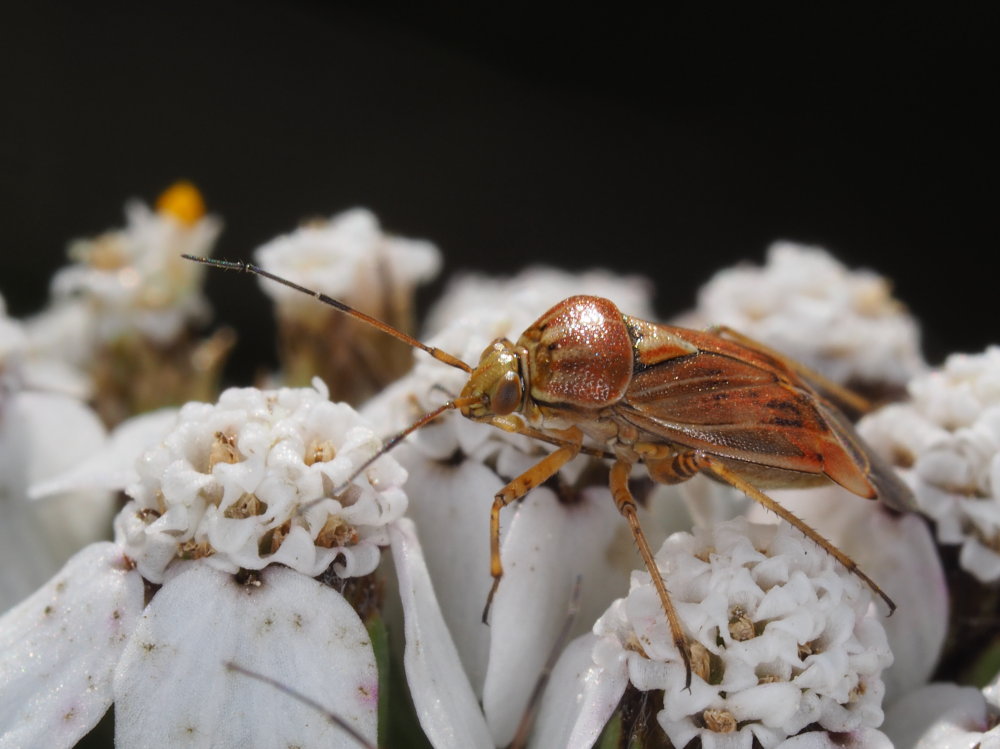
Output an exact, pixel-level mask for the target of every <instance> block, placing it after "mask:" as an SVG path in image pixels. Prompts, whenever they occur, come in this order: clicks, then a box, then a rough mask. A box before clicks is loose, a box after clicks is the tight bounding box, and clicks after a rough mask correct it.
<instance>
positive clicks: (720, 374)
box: [185, 256, 913, 685]
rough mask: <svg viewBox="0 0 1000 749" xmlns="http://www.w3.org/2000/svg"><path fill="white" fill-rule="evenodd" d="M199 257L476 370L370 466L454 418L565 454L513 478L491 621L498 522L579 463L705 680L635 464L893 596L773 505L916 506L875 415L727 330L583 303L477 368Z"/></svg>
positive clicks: (503, 500) (563, 306)
mask: <svg viewBox="0 0 1000 749" xmlns="http://www.w3.org/2000/svg"><path fill="white" fill-rule="evenodd" d="M185 257H188V259H190V260H195V261H197V262H201V263H205V264H207V265H213V266H217V267H220V268H228V269H232V270H240V271H244V272H248V273H254V274H256V275H259V276H263V277H265V278H269V279H271V280H273V281H276V282H278V283H282V284H284V285H286V286H289V287H291V288H293V289H297V290H299V291H301V292H303V293H306V294H310V295H312V296H314V297H316V298H317V299H318V300H320V301H321V302H324V303H325V304H329V305H332V306H333V307H336V308H337V309H339V310H341V311H343V312H344V313H346V314H348V315H351V316H352V317H355V318H358V319H360V320H363V321H365V322H367V323H369V324H371V325H374V326H375V327H376V328H378V329H379V330H382V331H384V332H385V333H387V334H388V335H391V336H393V337H395V338H398V339H399V340H402V341H404V342H406V343H408V344H410V345H411V346H414V347H416V348H420V349H422V350H424V351H426V352H427V353H429V354H430V355H431V356H433V357H434V358H435V359H437V360H439V361H441V362H444V363H445V364H448V365H450V366H452V367H456V368H458V369H461V370H463V371H465V372H467V373H468V374H469V380H468V382H467V383H466V385H465V387H464V389H463V390H462V393H461V394H460V395H459V397H457V398H454V399H452V400H450V401H448V402H447V403H445V404H443V405H442V406H440V407H439V408H437V409H435V410H434V411H431V412H430V413H428V414H425V415H424V416H423V417H421V418H420V419H419V420H418V421H417V422H416V423H414V424H412V425H411V426H409V427H407V428H406V429H405V430H403V431H402V432H400V433H399V434H397V435H395V436H394V437H392V438H390V439H389V440H387V441H386V443H385V445H384V446H383V448H382V450H381V451H380V452H379V453H378V454H377V455H375V456H374V457H373V458H372V459H371V460H370V461H368V462H367V463H366V464H365V465H363V466H361V468H359V469H358V471H357V472H356V474H355V475H358V474H360V473H361V472H362V471H364V470H365V468H367V466H368V465H370V463H371V462H373V461H374V460H376V459H377V458H379V457H381V455H383V454H385V453H386V452H387V451H389V450H391V449H392V447H393V446H394V445H395V444H397V443H398V442H399V441H400V440H402V439H404V438H405V437H406V436H407V435H408V434H410V433H412V432H413V431H415V430H416V429H419V428H420V427H421V426H423V425H424V424H427V423H428V422H430V421H431V420H433V419H434V418H436V417H437V416H439V415H440V414H442V413H443V412H445V411H448V410H452V409H456V410H458V411H460V412H461V413H462V415H463V416H465V417H467V418H470V419H472V420H474V421H479V422H484V423H487V424H492V425H493V426H495V427H498V428H500V429H503V430H505V431H508V432H517V433H520V434H525V435H528V436H531V437H534V438H537V439H541V440H543V441H545V442H549V443H552V444H555V445H556V446H557V449H556V450H554V451H553V452H551V453H549V454H548V455H546V456H545V457H544V458H543V459H542V460H540V461H539V462H538V463H537V464H535V465H534V466H533V467H532V468H530V469H528V470H527V471H525V472H524V473H523V474H521V475H520V476H518V477H516V478H515V479H513V480H512V481H511V482H510V483H508V484H507V485H506V486H505V487H504V488H503V489H501V490H500V491H499V492H498V493H497V494H496V496H495V498H494V501H493V508H492V510H491V512H490V570H491V574H492V576H493V586H492V588H491V590H490V594H489V597H488V599H487V603H486V610H485V611H484V613H483V620H484V621H486V617H487V614H488V611H489V606H490V601H492V599H493V595H494V594H495V593H496V590H497V587H498V585H499V583H500V578H501V576H502V575H503V567H502V565H501V562H500V511H501V510H502V509H503V508H504V507H505V506H507V505H509V504H510V503H511V502H515V501H517V500H518V499H521V498H522V497H524V496H525V495H526V494H527V493H528V492H529V491H531V490H532V489H534V488H535V487H537V486H538V485H540V484H542V483H543V482H545V481H546V480H547V479H549V478H550V477H552V476H554V475H555V474H556V472H557V471H558V470H559V469H560V468H561V467H562V466H563V465H565V464H566V463H567V462H569V461H570V460H572V459H573V458H574V457H576V456H577V455H578V454H580V453H586V454H590V455H596V456H599V457H604V458H609V459H610V460H612V461H613V462H612V465H611V473H610V485H611V494H612V496H613V497H614V501H615V504H616V506H617V507H618V510H619V511H620V512H621V514H622V515H623V516H624V517H625V519H626V520H627V521H628V524H629V528H630V529H631V531H632V535H633V537H634V538H635V541H636V544H637V546H638V548H639V554H640V555H641V556H642V560H643V562H644V563H645V565H646V568H647V569H648V570H649V573H650V576H651V578H652V581H653V584H654V586H655V587H656V590H657V593H658V595H659V598H660V602H661V604H662V606H663V611H664V613H665V614H666V617H667V621H668V623H669V625H670V631H671V636H672V638H673V640H674V643H675V645H676V647H677V649H678V651H679V652H680V654H681V657H682V659H683V661H684V664H685V668H686V670H687V684H688V685H690V681H691V660H690V655H689V653H688V647H687V641H686V639H685V635H684V630H683V628H682V627H681V623H680V619H679V618H678V616H677V613H676V611H675V609H674V606H673V604H672V602H671V600H670V594H669V593H668V591H667V588H666V585H665V584H664V582H663V578H662V577H661V576H660V574H659V570H658V568H657V566H656V562H655V560H654V558H653V553H652V551H651V550H650V548H649V544H648V543H647V541H646V537H645V535H644V534H643V532H642V528H641V527H640V525H639V519H638V516H637V515H636V502H635V499H634V498H633V496H632V493H631V491H630V490H629V486H628V478H629V474H630V472H631V470H632V467H633V466H634V465H635V464H636V463H641V464H642V465H643V466H645V468H646V470H647V471H648V473H649V476H650V478H651V479H653V480H654V481H657V482H659V483H663V484H674V483H679V482H682V481H686V480H687V479H689V478H691V477H692V476H694V475H695V474H698V473H704V474H706V475H708V476H710V477H711V478H714V479H716V480H719V481H722V482H724V483H726V484H729V485H730V486H732V487H734V488H736V489H738V490H739V491H741V492H743V493H744V494H746V495H747V496H749V497H750V498H751V499H753V500H755V501H757V502H759V503H760V504H761V505H763V506H764V507H766V508H767V509H769V510H771V511H773V512H774V513H775V514H777V515H778V516H779V517H781V518H783V519H784V520H786V521H788V522H789V523H791V524H792V525H794V526H795V527H796V528H798V529H799V530H800V531H802V532H803V533H804V534H805V535H806V536H808V537H809V538H811V539H812V540H813V541H814V542H816V543H817V544H819V545H820V546H821V547H822V548H823V549H825V550H826V551H827V553H829V554H830V555H831V556H833V557H834V558H835V559H837V561H839V562H840V563H841V564H843V565H844V566H845V567H846V568H847V569H848V570H849V571H851V572H852V573H854V574H855V575H857V576H858V577H859V578H861V579H862V580H863V581H864V582H865V583H866V584H867V585H868V586H869V587H870V588H871V589H872V591H874V592H875V593H876V594H877V595H879V596H880V597H881V598H882V599H883V600H884V601H885V602H886V604H887V605H888V606H889V609H890V614H891V613H892V611H894V610H895V608H896V606H895V604H894V603H893V602H892V600H891V599H890V598H889V596H887V595H886V594H885V592H883V591H882V589H881V588H880V587H879V586H878V585H876V583H875V582H874V581H873V580H872V579H871V578H870V577H868V576H867V575H866V574H865V573H864V572H862V571H861V570H860V569H859V568H858V566H857V564H855V563H854V561H853V560H851V558H850V557H848V556H847V555H846V554H845V553H844V552H842V551H840V549H838V548H837V547H836V546H834V545H833V544H832V543H830V542H829V541H827V540H826V539H825V538H823V537H822V536H821V535H820V534H819V533H817V532H816V531H815V530H813V529H812V528H810V527H809V526H808V525H806V524H805V523H804V522H803V521H801V520H800V519H799V518H797V517H796V516H795V515H793V514H792V513H791V512H789V511H788V510H786V509H785V508H784V507H782V506H781V505H780V504H778V503H777V502H775V501H774V500H773V499H771V498H770V497H769V496H768V495H767V494H765V493H764V491H763V490H765V489H772V488H792V487H810V486H818V485H822V484H825V483H828V482H830V481H833V482H835V483H837V484H840V485H841V486H843V487H844V488H845V489H847V490H849V491H851V492H853V493H854V494H857V495H859V496H861V497H865V498H868V499H875V498H876V497H880V498H881V499H882V500H883V501H884V502H886V504H887V505H889V506H890V507H892V508H894V509H897V510H901V511H902V510H909V509H911V508H912V505H913V500H912V496H911V495H910V492H909V489H908V488H907V487H906V486H905V484H903V483H902V482H901V481H900V480H899V478H898V477H897V476H896V475H895V474H894V473H893V471H892V469H891V468H889V467H888V466H887V465H886V464H884V463H883V462H882V461H881V460H880V459H879V458H878V457H877V456H876V455H875V454H874V453H873V452H872V451H871V449H870V448H869V447H868V446H867V445H866V444H865V443H864V442H863V441H862V439H861V438H860V437H859V436H858V434H857V433H856V432H855V431H854V429H853V427H852V426H851V425H850V422H849V421H848V420H847V418H846V417H845V416H844V415H843V414H842V413H841V412H840V410H838V407H837V405H834V404H835V403H837V404H839V405H841V406H843V407H850V408H854V409H858V408H861V409H862V410H863V407H864V405H865V403H864V401H863V400H862V399H860V398H858V397H857V396H855V395H854V394H853V393H851V392H849V391H847V390H845V389H844V388H841V387H840V386H838V385H836V384H834V383H831V382H829V381H828V380H826V379H825V378H823V377H822V376H821V375H819V374H817V373H815V372H812V371H810V370H809V369H807V368H805V367H803V366H802V365H800V364H797V363H796V362H794V361H792V360H790V359H788V358H786V357H784V356H781V355H780V354H778V353H776V352H774V351H772V350H770V349H768V348H766V347H765V346H763V345H761V344H759V343H757V342H755V341H752V340H750V339H749V338H746V337H745V336H742V335H740V334H738V333H736V332H734V331H732V330H729V329H726V328H716V329H713V330H712V331H709V332H702V331H696V330H688V329H686V328H678V327H674V326H670V325H661V324H658V323H652V322H648V321H646V320H640V319H638V318H635V317H631V316H629V315H624V314H622V313H621V312H620V311H619V310H618V308H617V307H616V306H615V305H614V304H613V303H612V302H610V301H609V300H607V299H603V298H601V297H594V296H574V297H570V298H569V299H565V300H563V301H561V302H559V303H558V304H556V305H555V306H554V307H552V309H550V310H549V311H548V312H546V313H545V314H544V315H542V316H541V317H540V318H539V319H538V320H537V321H536V322H535V323H534V324H533V325H532V326H531V327H529V328H528V329H527V330H526V331H524V333H523V334H522V335H521V337H520V338H519V339H518V340H517V342H516V343H512V342H511V341H509V340H507V339H498V340H496V341H494V342H493V343H491V344H490V345H489V346H488V347H487V348H486V350H485V351H484V352H483V354H482V357H481V358H480V360H479V364H478V365H477V366H476V367H471V366H469V365H468V364H466V363H465V362H463V361H461V360H460V359H458V358H457V357H455V356H452V355H451V354H449V353H447V352H445V351H442V350H441V349H438V348H434V347H432V346H427V345H426V344H424V343H421V342H420V341H418V340H416V339H415V338H412V337H411V336H408V335H406V334H405V333H402V332H400V331H398V330H396V329H394V328H392V327H390V326H389V325H387V324H385V323H383V322H381V321H380V320H377V319H375V318H373V317H371V316H370V315H366V314H364V313H363V312H360V311H358V310H356V309H353V308H352V307H349V306H348V305H345V304H344V303H342V302H339V301H337V300H335V299H332V298H330V297H328V296H326V295H325V294H322V293H319V292H316V291H312V290H310V289H306V288H304V287H302V286H299V285H298V284H296V283H294V282H292V281H289V280H287V279H284V278H280V277H278V276H275V275H274V274H272V273H269V272H268V271H266V270H264V269H262V268H259V267H256V266H253V265H248V264H245V263H241V262H229V261H220V260H210V259H206V258H196V257H190V256H185Z"/></svg>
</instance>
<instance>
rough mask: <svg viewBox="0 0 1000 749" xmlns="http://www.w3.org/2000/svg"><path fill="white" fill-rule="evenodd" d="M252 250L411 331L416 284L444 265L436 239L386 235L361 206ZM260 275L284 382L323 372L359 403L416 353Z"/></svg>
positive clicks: (280, 271) (277, 268) (298, 279)
mask: <svg viewBox="0 0 1000 749" xmlns="http://www.w3.org/2000/svg"><path fill="white" fill-rule="evenodd" d="M255 256H256V259H257V262H258V263H259V264H260V265H261V266H262V267H263V268H264V269H265V270H266V271H269V272H270V273H273V274H275V275H277V276H280V277H282V278H285V279H288V280H289V281H292V282H293V283H297V284H300V285H302V286H305V287H307V288H309V289H312V290H315V291H319V292H323V293H325V294H328V295H330V296H332V297H334V298H336V299H337V300H339V301H342V302H344V303H346V304H348V305H350V306H352V307H355V308H356V309H358V310H360V311H361V312H364V313H366V314H369V315H372V316H373V317H375V318H378V319H379V320H382V321H383V322H385V323H387V324H389V325H391V326H393V327H395V328H397V329H399V330H402V331H404V332H407V333H410V332H412V330H413V294H414V290H415V288H416V286H417V285H418V284H419V283H422V282H424V281H427V280H429V279H430V278H432V277H433V276H434V275H435V274H436V273H437V271H438V268H439V267H440V264H441V256H440V253H439V252H438V249H437V248H436V247H435V246H434V245H433V244H431V243H430V242H426V241H420V240H413V239H404V238H401V237H393V236H390V235H387V234H385V233H383V232H382V230H381V228H380V227H379V224H378V221H377V220H376V219H375V216H374V215H373V214H372V213H370V212H369V211H366V210H363V209H354V210H351V211H347V212H345V213H342V214H340V215H339V216H335V217H334V218H332V219H330V220H329V221H320V222H314V223H310V224H306V225H305V226H303V227H301V228H299V229H297V230H296V231H294V232H292V233H291V234H287V235H285V236H281V237H277V238H276V239H273V240H271V241H270V242H268V243H267V244H266V245H264V246H263V247H260V248H259V249H258V250H257V251H256V253H255ZM260 281H261V286H262V288H263V289H264V291H265V292H266V293H267V294H268V295H269V296H271V298H272V299H273V300H274V302H275V307H276V312H277V317H278V323H279V325H278V351H279V354H280V360H281V369H282V378H283V382H284V383H286V384H289V385H299V384H304V383H306V382H308V381H309V380H310V379H311V378H312V377H314V376H318V377H320V378H322V379H323V381H324V382H326V384H327V386H328V387H329V388H330V392H331V393H333V394H334V396H335V397H336V398H338V399H341V400H345V401H347V402H349V403H361V402H363V401H364V400H366V399H367V398H369V397H371V396H372V395H374V394H375V393H376V392H377V391H378V390H379V389H381V388H382V387H383V386H385V385H386V384H388V383H390V382H392V381H393V380H395V379H396V378H397V377H399V376H400V375H401V374H402V373H403V372H405V371H406V370H407V369H408V368H409V366H410V363H411V361H412V359H411V352H410V350H409V347H408V346H406V345H405V344H404V343H402V342H400V341H397V340H395V339H394V338H392V337H391V336H388V335H386V334H385V333H383V332H381V331H379V330H377V329H375V328H374V327H371V326H369V325H365V324H363V323H361V322H358V321H356V320H351V319H349V318H348V317H347V316H346V315H343V314H341V313H340V312H338V311H337V310H335V309H333V308H332V307H330V306H324V305H322V304H319V303H317V301H316V300H315V299H314V298H313V297H311V296H309V295H308V294H303V293H301V292H300V291H296V290H294V289H291V288H289V287H288V286H285V285H282V284H278V283H275V282H274V281H272V280H269V279H265V278H261V279H260Z"/></svg>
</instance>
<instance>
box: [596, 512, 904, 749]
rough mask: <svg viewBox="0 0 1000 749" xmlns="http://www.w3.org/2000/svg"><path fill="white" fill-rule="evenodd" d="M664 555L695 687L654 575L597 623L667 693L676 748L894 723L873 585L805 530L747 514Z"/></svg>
mask: <svg viewBox="0 0 1000 749" xmlns="http://www.w3.org/2000/svg"><path fill="white" fill-rule="evenodd" d="M656 558H657V562H658V564H659V567H660V569H661V570H662V571H663V573H664V579H665V580H666V583H667V586H668V588H669V589H670V593H671V596H672V598H673V601H674V603H675V604H676V606H677V611H678V614H679V616H680V618H681V621H682V623H683V627H684V630H685V633H686V635H687V637H688V647H689V650H690V653H691V664H692V670H693V672H694V675H693V677H692V682H691V688H690V690H687V689H685V678H686V673H685V667H684V663H683V661H682V660H681V658H680V654H679V653H678V652H677V649H676V648H675V647H674V645H673V642H672V640H671V637H670V628H669V626H668V625H667V622H666V620H665V617H664V614H663V612H662V610H661V608H660V602H659V598H658V597H657V595H656V591H655V589H654V588H653V585H652V583H651V582H650V579H649V575H648V574H647V573H645V572H636V573H634V574H633V577H632V586H631V590H630V592H629V594H628V596H627V597H626V598H623V599H619V600H618V601H616V602H615V603H614V604H612V606H611V608H610V609H608V611H607V612H606V613H605V614H604V616H602V617H601V619H599V620H598V622H597V624H595V626H594V632H595V634H597V635H599V636H601V637H602V638H604V641H605V643H611V644H616V645H617V647H618V648H620V649H621V651H622V652H624V653H625V654H626V657H627V660H628V669H629V679H630V681H631V682H632V684H633V685H634V686H635V687H637V688H638V689H640V690H652V689H662V690H664V691H665V695H664V700H663V704H664V707H663V710H662V711H660V713H659V715H658V716H657V717H658V720H659V723H660V725H661V726H662V727H663V730H664V731H665V732H666V733H667V735H668V736H669V738H670V740H671V742H672V743H673V745H674V746H686V745H687V744H688V743H689V742H690V741H691V740H693V739H694V738H700V740H701V745H702V746H704V747H716V746H726V747H734V748H735V747H746V749H750V747H751V746H752V745H754V742H755V741H756V742H758V743H759V744H760V745H761V746H763V747H765V748H767V747H775V746H777V745H778V744H780V743H781V742H782V741H784V740H785V739H787V738H788V737H790V736H795V735H797V734H800V733H804V732H807V731H812V730H815V729H816V728H817V727H818V728H819V729H820V730H822V731H828V732H838V733H839V732H850V731H857V730H862V729H866V728H873V727H875V726H877V725H879V724H880V723H881V722H882V708H881V704H880V703H881V699H882V694H883V692H884V687H883V683H882V678H881V674H882V671H883V669H885V668H887V667H888V666H889V665H890V664H891V663H892V654H891V653H890V652H889V647H888V644H887V642H886V636H885V631H884V629H883V628H882V625H881V623H880V622H879V621H878V620H877V619H875V618H873V616H872V615H871V614H870V613H869V612H870V611H874V609H873V608H872V607H870V605H869V604H870V603H871V596H870V593H869V592H868V590H867V589H866V588H865V587H864V586H863V585H862V584H861V583H860V582H859V581H858V580H857V579H856V578H855V577H853V576H852V575H850V573H848V572H847V571H846V570H845V569H843V568H842V567H840V566H839V565H838V564H837V562H836V561H835V560H834V559H833V558H832V557H830V556H829V555H827V554H825V553H823V551H822V550H821V549H819V548H817V547H816V546H815V545H814V544H813V543H812V542H811V541H809V540H807V539H805V538H804V537H803V536H802V534H801V533H799V532H798V531H797V530H795V529H793V528H791V527H790V526H787V525H785V524H781V525H771V526H764V525H753V524H751V523H748V522H747V521H746V520H744V519H743V518H739V519H736V520H732V521H729V522H726V523H722V524H719V525H718V526H716V527H715V528H714V529H713V530H705V529H696V530H695V532H694V535H691V534H688V533H677V534H674V535H673V536H671V537H670V538H669V539H668V540H667V541H666V543H665V544H664V545H663V547H662V548H661V549H660V551H659V553H658V554H657V556H656ZM723 737H726V738H723Z"/></svg>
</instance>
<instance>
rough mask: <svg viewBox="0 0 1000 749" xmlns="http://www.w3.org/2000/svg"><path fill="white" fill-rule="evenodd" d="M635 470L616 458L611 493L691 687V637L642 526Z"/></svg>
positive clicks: (687, 684) (686, 682) (685, 681)
mask: <svg viewBox="0 0 1000 749" xmlns="http://www.w3.org/2000/svg"><path fill="white" fill-rule="evenodd" d="M631 472H632V463H630V462H628V461H627V460H623V459H621V458H619V459H618V460H617V461H615V463H614V465H612V466H611V479H610V483H611V496H612V497H613V498H614V500H615V506H616V507H617V508H618V511H619V512H620V513H621V514H622V515H623V516H624V517H625V520H627V521H628V525H629V528H630V529H631V531H632V537H633V538H634V539H635V543H636V546H638V547H639V556H641V557H642V561H643V562H644V563H645V564H646V569H647V570H648V571H649V576H650V578H651V579H652V581H653V587H655V588H656V593H657V595H659V597H660V605H661V606H663V613H665V614H666V615H667V623H668V624H669V625H670V636H671V637H672V638H673V641H674V646H675V647H676V648H677V651H678V652H679V653H680V654H681V659H682V660H683V661H684V670H685V677H684V687H685V688H686V689H690V688H691V655H690V653H689V652H688V646H687V638H686V637H685V636H684V628H683V627H681V620H680V617H678V616H677V610H676V609H675V608H674V604H673V601H671V600H670V593H668V592H667V586H666V584H665V583H664V582H663V576H662V575H660V568H659V567H658V566H657V564H656V560H655V559H654V558H653V552H652V550H650V548H649V543H648V542H647V541H646V534H645V533H643V532H642V526H641V525H639V516H638V515H637V514H636V506H635V497H633V496H632V492H631V491H630V490H629V488H628V477H629V474H630V473H631Z"/></svg>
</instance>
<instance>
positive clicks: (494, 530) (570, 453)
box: [483, 432, 583, 624]
mask: <svg viewBox="0 0 1000 749" xmlns="http://www.w3.org/2000/svg"><path fill="white" fill-rule="evenodd" d="M577 435H578V436H577V440H576V441H575V442H572V443H569V442H568V443H566V444H564V445H563V446H562V447H560V448H559V449H558V450H554V451H553V452H551V453H549V454H548V455H546V456H545V457H544V458H542V459H541V460H540V461H538V462H537V463H535V465H533V466H532V467H531V468H529V469H528V470H527V471H525V472H524V473H522V474H521V475H520V476H518V477H516V478H514V479H512V480H511V482H510V483H509V484H507V486H505V487H504V488H503V489H501V490H500V491H498V492H497V493H496V496H495V497H494V498H493V508H492V509H491V510H490V574H491V575H493V587H491V588H490V594H489V595H488V596H487V597H486V607H485V608H484V609H483V624H487V623H488V621H487V620H488V618H489V614H490V606H491V605H492V604H493V596H494V595H495V594H496V592H497V588H498V587H499V586H500V578H501V577H503V566H502V565H501V564H500V510H502V509H503V508H504V507H506V506H507V505H509V504H510V503H511V502H516V501H517V500H519V499H521V497H523V496H524V495H525V494H527V493H528V492H530V491H531V490H532V489H534V488H535V487H536V486H538V485H540V484H542V483H544V482H546V481H547V480H548V479H550V478H551V477H552V476H555V475H556V473H557V472H558V471H559V469H560V468H562V467H563V466H564V465H566V464H567V463H568V462H569V461H571V460H572V459H573V458H575V457H576V456H577V455H578V454H579V452H580V443H581V442H582V441H583V435H582V434H581V433H579V432H578V433H577Z"/></svg>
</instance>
